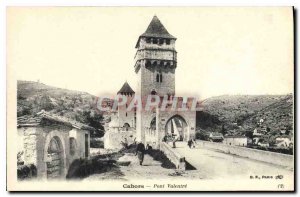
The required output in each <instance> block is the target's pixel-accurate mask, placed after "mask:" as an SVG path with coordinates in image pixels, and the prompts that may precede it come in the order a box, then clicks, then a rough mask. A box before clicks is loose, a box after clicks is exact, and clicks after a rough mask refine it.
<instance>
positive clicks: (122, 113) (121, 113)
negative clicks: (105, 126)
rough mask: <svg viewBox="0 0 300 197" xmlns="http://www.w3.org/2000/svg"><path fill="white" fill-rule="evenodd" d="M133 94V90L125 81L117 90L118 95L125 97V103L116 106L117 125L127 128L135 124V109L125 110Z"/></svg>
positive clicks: (133, 126)
mask: <svg viewBox="0 0 300 197" xmlns="http://www.w3.org/2000/svg"><path fill="white" fill-rule="evenodd" d="M134 94H135V92H134V91H133V90H132V88H131V87H130V85H129V84H128V83H127V82H125V83H124V85H123V86H122V88H121V89H120V90H119V91H118V95H122V96H125V97H126V104H124V105H120V106H118V118H119V126H120V127H123V128H125V129H129V128H130V127H131V128H135V126H136V119H135V117H136V114H135V110H134V109H132V110H127V108H128V106H129V105H130V103H131V101H132V99H133V98H134Z"/></svg>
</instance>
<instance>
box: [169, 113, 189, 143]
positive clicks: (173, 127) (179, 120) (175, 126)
mask: <svg viewBox="0 0 300 197" xmlns="http://www.w3.org/2000/svg"><path fill="white" fill-rule="evenodd" d="M188 131H189V126H188V124H187V122H186V121H185V119H184V118H183V117H181V116H180V115H174V116H172V117H171V118H169V120H168V121H167V122H166V125H165V136H167V137H168V138H171V139H174V138H177V140H178V141H186V140H187V139H188V138H189V136H188V135H189V132H188Z"/></svg>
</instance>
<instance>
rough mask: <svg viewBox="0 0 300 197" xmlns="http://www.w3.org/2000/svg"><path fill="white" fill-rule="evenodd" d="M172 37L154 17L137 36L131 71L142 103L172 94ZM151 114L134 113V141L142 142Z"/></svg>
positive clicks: (173, 84) (173, 88)
mask: <svg viewBox="0 0 300 197" xmlns="http://www.w3.org/2000/svg"><path fill="white" fill-rule="evenodd" d="M175 41H176V38H175V37H174V36H172V35H171V34H170V33H169V32H168V31H167V30H166V28H165V27H164V26H163V25H162V23H161V22H160V20H159V19H158V18H157V16H154V17H153V19H152V21H151V22H150V24H149V26H148V28H147V30H146V31H145V33H143V34H142V35H140V36H139V38H138V41H137V43H136V46H135V48H136V49H137V52H136V55H135V65H134V68H135V72H136V74H137V75H138V77H137V78H138V82H137V83H138V84H137V90H136V95H137V96H141V98H142V100H144V99H145V98H146V97H147V96H148V95H150V94H151V95H153V94H156V95H158V96H160V97H163V96H165V95H167V96H174V95H175V70H176V66H177V58H176V56H177V52H176V50H175ZM154 116H155V112H147V111H140V112H137V117H136V120H137V124H136V129H137V140H139V141H143V142H145V130H147V128H148V127H150V122H151V120H152V119H153V118H154Z"/></svg>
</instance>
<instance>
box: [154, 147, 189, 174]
mask: <svg viewBox="0 0 300 197" xmlns="http://www.w3.org/2000/svg"><path fill="white" fill-rule="evenodd" d="M160 150H161V151H162V152H163V153H164V154H165V155H166V156H167V157H168V159H169V160H170V161H171V162H172V163H173V164H174V165H175V166H176V168H177V169H179V170H185V167H186V165H185V158H184V157H183V156H181V155H180V154H179V153H178V152H176V149H173V148H172V147H171V146H170V145H168V144H167V143H165V142H161V143H160Z"/></svg>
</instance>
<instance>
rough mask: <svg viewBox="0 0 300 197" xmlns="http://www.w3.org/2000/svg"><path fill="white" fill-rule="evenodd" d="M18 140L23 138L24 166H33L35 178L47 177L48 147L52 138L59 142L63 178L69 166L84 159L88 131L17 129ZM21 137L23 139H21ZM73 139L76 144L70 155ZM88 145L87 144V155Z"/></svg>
mask: <svg viewBox="0 0 300 197" xmlns="http://www.w3.org/2000/svg"><path fill="white" fill-rule="evenodd" d="M18 133H19V135H20V139H22V138H23V151H24V165H30V164H33V165H35V166H36V168H37V177H38V178H46V177H47V164H46V162H48V160H49V158H48V156H47V155H48V152H47V151H48V147H49V144H50V141H51V139H52V138H53V137H56V138H57V139H59V141H60V143H61V144H60V145H61V149H62V152H61V155H62V163H63V172H62V175H63V176H65V175H66V173H67V171H68V168H69V166H70V164H71V163H72V162H73V161H74V160H75V159H79V158H85V134H87V135H88V143H90V134H89V131H85V130H80V129H75V128H72V127H69V126H64V125H55V124H53V125H52V126H35V127H21V128H18ZM22 136H23V137H22ZM71 137H73V138H74V139H75V142H76V146H75V151H74V154H73V155H71V154H70V138H71ZM89 147H90V144H88V150H87V151H88V153H89Z"/></svg>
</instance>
